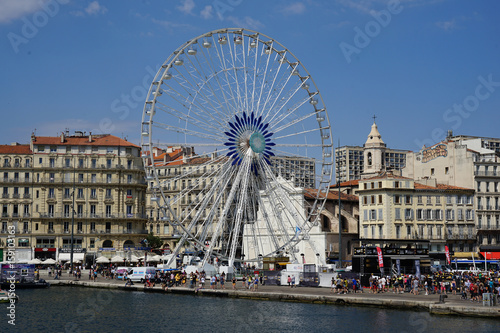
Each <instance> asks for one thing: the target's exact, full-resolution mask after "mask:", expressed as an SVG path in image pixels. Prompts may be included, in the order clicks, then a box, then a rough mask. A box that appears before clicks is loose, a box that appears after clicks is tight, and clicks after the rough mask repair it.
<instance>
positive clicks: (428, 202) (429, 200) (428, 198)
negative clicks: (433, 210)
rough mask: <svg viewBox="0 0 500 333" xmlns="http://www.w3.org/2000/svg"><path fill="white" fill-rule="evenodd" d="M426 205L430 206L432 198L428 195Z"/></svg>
mask: <svg viewBox="0 0 500 333" xmlns="http://www.w3.org/2000/svg"><path fill="white" fill-rule="evenodd" d="M427 204H428V205H432V196H430V195H428V196H427Z"/></svg>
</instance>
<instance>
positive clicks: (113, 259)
mask: <svg viewBox="0 0 500 333" xmlns="http://www.w3.org/2000/svg"><path fill="white" fill-rule="evenodd" d="M124 260H125V258H123V257H120V256H114V257H113V258H111V262H113V263H119V262H123V261H124Z"/></svg>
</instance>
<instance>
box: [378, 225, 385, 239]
mask: <svg viewBox="0 0 500 333" xmlns="http://www.w3.org/2000/svg"><path fill="white" fill-rule="evenodd" d="M378 236H379V238H384V229H383V228H382V226H381V225H379V226H378Z"/></svg>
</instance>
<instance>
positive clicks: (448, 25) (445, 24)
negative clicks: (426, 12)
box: [436, 19, 458, 31]
mask: <svg viewBox="0 0 500 333" xmlns="http://www.w3.org/2000/svg"><path fill="white" fill-rule="evenodd" d="M436 26H437V27H438V28H440V29H443V30H444V31H451V30H455V29H456V28H457V27H458V26H457V21H456V20H455V19H451V20H449V21H441V22H436Z"/></svg>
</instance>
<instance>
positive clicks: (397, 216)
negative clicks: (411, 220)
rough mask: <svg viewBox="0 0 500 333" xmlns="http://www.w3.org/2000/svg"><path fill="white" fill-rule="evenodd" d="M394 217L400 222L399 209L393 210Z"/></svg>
mask: <svg viewBox="0 0 500 333" xmlns="http://www.w3.org/2000/svg"><path fill="white" fill-rule="evenodd" d="M394 215H395V219H396V220H401V209H400V208H395V209H394Z"/></svg>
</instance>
